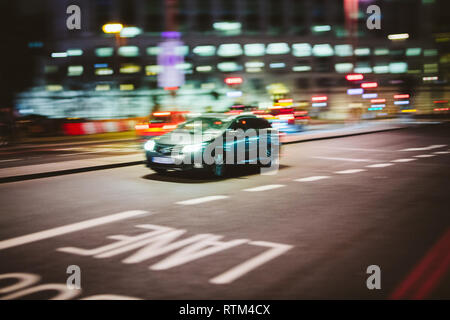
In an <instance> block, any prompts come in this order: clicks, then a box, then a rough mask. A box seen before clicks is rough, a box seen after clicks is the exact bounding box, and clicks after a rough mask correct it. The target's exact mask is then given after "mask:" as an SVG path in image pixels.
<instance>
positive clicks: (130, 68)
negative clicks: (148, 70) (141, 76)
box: [120, 64, 141, 74]
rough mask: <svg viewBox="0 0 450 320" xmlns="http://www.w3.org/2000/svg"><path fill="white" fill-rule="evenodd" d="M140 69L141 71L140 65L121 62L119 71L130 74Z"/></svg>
mask: <svg viewBox="0 0 450 320" xmlns="http://www.w3.org/2000/svg"><path fill="white" fill-rule="evenodd" d="M140 71H141V66H138V65H136V64H123V65H122V66H121V67H120V73H126V74H130V73H138V72H140Z"/></svg>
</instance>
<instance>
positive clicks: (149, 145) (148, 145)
mask: <svg viewBox="0 0 450 320" xmlns="http://www.w3.org/2000/svg"><path fill="white" fill-rule="evenodd" d="M155 144H156V143H155V141H154V140H148V141H147V142H146V143H145V144H144V149H145V150H146V151H153V150H154V149H155Z"/></svg>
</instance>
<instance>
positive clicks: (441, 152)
mask: <svg viewBox="0 0 450 320" xmlns="http://www.w3.org/2000/svg"><path fill="white" fill-rule="evenodd" d="M433 153H434V154H449V153H450V151H436V152H433Z"/></svg>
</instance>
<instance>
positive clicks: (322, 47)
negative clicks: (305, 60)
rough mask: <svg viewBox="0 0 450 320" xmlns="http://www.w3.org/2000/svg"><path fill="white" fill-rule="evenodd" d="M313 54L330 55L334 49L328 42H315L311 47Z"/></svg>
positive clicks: (317, 55) (319, 55) (318, 55)
mask: <svg viewBox="0 0 450 320" xmlns="http://www.w3.org/2000/svg"><path fill="white" fill-rule="evenodd" d="M313 54H314V56H316V57H330V56H332V55H333V54H334V51H333V48H332V47H331V46H330V45H329V44H316V45H315V46H314V47H313Z"/></svg>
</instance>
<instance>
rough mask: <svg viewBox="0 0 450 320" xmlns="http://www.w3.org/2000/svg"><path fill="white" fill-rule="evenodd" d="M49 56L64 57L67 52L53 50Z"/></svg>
mask: <svg viewBox="0 0 450 320" xmlns="http://www.w3.org/2000/svg"><path fill="white" fill-rule="evenodd" d="M51 56H52V58H66V57H67V52H53V53H52V54H51Z"/></svg>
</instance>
